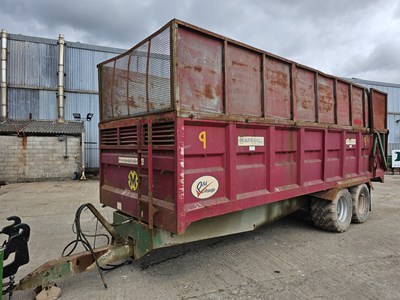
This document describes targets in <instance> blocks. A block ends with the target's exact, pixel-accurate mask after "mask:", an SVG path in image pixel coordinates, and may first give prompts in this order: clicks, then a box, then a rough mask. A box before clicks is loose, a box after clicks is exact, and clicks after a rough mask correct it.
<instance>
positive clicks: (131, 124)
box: [99, 20, 388, 258]
mask: <svg viewBox="0 0 400 300" xmlns="http://www.w3.org/2000/svg"><path fill="white" fill-rule="evenodd" d="M99 81H100V101H101V123H100V125H99V130H100V152H101V153H100V160H101V161H100V174H101V180H100V201H101V203H103V204H105V205H107V206H110V207H113V208H115V209H116V210H117V211H116V212H115V214H114V225H116V227H115V228H116V230H117V231H119V233H121V234H122V235H124V236H127V237H129V238H131V239H133V240H134V241H135V258H140V257H141V256H143V255H144V254H146V253H147V252H148V251H150V250H152V249H156V248H160V247H165V246H168V245H173V244H178V243H184V242H189V241H194V240H200V239H205V238H210V237H215V236H221V235H226V234H232V233H236V232H242V231H248V230H252V229H254V228H257V227H258V226H260V225H262V224H265V223H267V222H271V221H273V220H276V219H277V218H279V217H282V216H285V215H287V214H289V213H291V212H293V211H295V210H297V209H300V208H306V209H310V210H311V215H312V219H313V221H314V223H315V224H316V225H317V226H319V227H321V228H323V229H326V230H329V231H336V232H342V231H345V230H346V229H347V228H348V226H349V225H350V222H351V221H353V222H360V223H361V222H364V221H365V220H366V219H367V217H368V213H369V210H370V207H371V205H370V201H371V199H370V190H371V181H383V177H384V170H385V167H386V158H385V153H386V143H387V134H388V131H387V126H386V115H387V104H386V103H387V95H386V94H385V93H382V92H379V91H377V90H372V89H371V90H368V89H366V88H364V87H362V86H360V85H356V84H352V83H350V82H348V81H346V80H344V79H341V78H337V77H334V76H331V75H327V74H324V73H322V72H320V71H318V70H314V69H311V68H309V67H306V66H303V65H300V64H298V63H295V62H293V61H290V60H287V59H284V58H282V57H278V56H275V55H273V54H271V53H268V52H265V51H262V50H259V49H256V48H253V47H251V46H248V45H245V44H242V43H240V42H237V41H234V40H231V39H229V38H226V37H223V36H220V35H217V34H214V33H211V32H209V31H206V30H203V29H201V28H198V27H195V26H193V25H190V24H187V23H184V22H182V21H178V20H172V21H170V22H169V23H168V24H166V25H165V26H164V27H163V28H161V29H160V30H159V31H157V32H156V33H154V34H153V35H151V36H150V37H148V38H147V39H145V40H143V41H142V42H141V43H139V44H138V45H136V46H135V47H133V48H132V49H131V50H129V51H127V52H126V53H124V54H122V55H120V56H118V57H116V58H113V59H110V60H108V61H105V62H103V63H101V64H99Z"/></svg>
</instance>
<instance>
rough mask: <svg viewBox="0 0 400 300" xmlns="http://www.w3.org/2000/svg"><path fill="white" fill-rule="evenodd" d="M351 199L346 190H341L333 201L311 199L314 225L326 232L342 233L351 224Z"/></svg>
mask: <svg viewBox="0 0 400 300" xmlns="http://www.w3.org/2000/svg"><path fill="white" fill-rule="evenodd" d="M352 208H353V205H352V199H351V195H350V193H349V191H348V190H347V189H342V190H340V191H339V193H338V194H337V195H336V198H335V200H334V201H328V200H322V199H318V198H313V199H312V201H311V218H312V220H313V222H314V225H315V226H317V227H319V228H322V229H324V230H327V231H333V232H344V231H346V230H347V229H348V228H349V226H350V223H351V218H352Z"/></svg>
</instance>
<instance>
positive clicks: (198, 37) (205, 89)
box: [177, 27, 223, 113]
mask: <svg viewBox="0 0 400 300" xmlns="http://www.w3.org/2000/svg"><path fill="white" fill-rule="evenodd" d="M222 47H223V43H222V42H221V41H219V40H217V39H214V38H211V37H208V36H206V35H202V34H199V33H196V32H194V31H191V30H188V29H186V28H183V27H180V28H179V30H178V54H177V55H178V59H177V62H178V70H177V72H178V74H177V80H178V86H179V98H180V99H181V103H180V105H181V109H183V110H187V111H197V112H214V113H221V112H223V96H222V95H223V93H222V86H223V73H222Z"/></svg>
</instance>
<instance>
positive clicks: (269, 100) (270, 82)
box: [264, 56, 291, 119]
mask: <svg viewBox="0 0 400 300" xmlns="http://www.w3.org/2000/svg"><path fill="white" fill-rule="evenodd" d="M290 67H291V65H290V64H288V63H286V62H284V61H279V60H277V59H274V58H272V57H268V56H266V58H265V66H264V76H265V77H264V91H265V103H264V107H265V115H266V116H272V117H282V118H285V119H290V117H291V112H290V99H291V90H290V85H291V82H290Z"/></svg>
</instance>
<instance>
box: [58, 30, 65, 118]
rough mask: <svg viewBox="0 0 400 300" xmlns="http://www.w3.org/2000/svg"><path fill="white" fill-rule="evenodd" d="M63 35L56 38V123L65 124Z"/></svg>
mask: <svg viewBox="0 0 400 300" xmlns="http://www.w3.org/2000/svg"><path fill="white" fill-rule="evenodd" d="M64 47H65V41H64V35H62V34H61V33H60V35H59V37H58V51H59V59H58V93H57V98H58V122H59V123H64V122H65V113H64Z"/></svg>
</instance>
